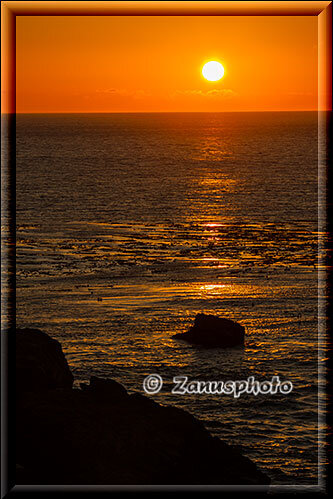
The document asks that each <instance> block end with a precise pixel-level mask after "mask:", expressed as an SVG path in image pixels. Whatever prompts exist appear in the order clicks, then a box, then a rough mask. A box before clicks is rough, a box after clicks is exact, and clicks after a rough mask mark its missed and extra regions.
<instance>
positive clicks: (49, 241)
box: [16, 113, 321, 485]
mask: <svg viewBox="0 0 333 499" xmlns="http://www.w3.org/2000/svg"><path fill="white" fill-rule="evenodd" d="M317 142H318V141H317V115H316V114H315V113H230V114H229V113H226V114H218V113H216V114H214V113H210V114H196V113H194V114H114V115H103V114H100V115H20V116H19V117H18V124H17V194H16V196H17V322H18V324H19V325H21V326H36V327H39V328H41V329H44V330H45V331H47V332H48V333H49V334H51V335H52V336H54V337H56V338H58V339H59V340H60V341H61V343H62V345H63V347H64V350H65V352H66V355H67V358H68V360H69V363H70V365H71V367H72V369H73V371H74V373H75V375H76V379H77V380H78V381H82V380H86V379H87V378H88V377H89V376H90V375H91V374H96V375H99V376H104V377H113V378H115V379H117V380H119V381H120V382H122V383H123V384H124V385H125V386H126V388H127V389H128V390H129V391H133V390H135V391H140V392H141V393H143V389H142V381H143V379H144V377H145V376H146V375H147V374H150V373H158V374H160V375H161V376H163V378H164V381H165V383H164V387H163V389H162V391H161V392H160V393H159V394H157V395H154V399H155V400H157V401H158V402H160V403H172V404H175V405H178V406H180V407H184V408H185V409H187V410H189V411H190V412H192V413H193V414H195V415H196V416H198V417H199V418H201V419H202V420H203V421H204V422H205V424H206V426H207V427H208V428H209V429H210V430H211V431H212V433H214V434H216V435H218V436H219V437H221V438H222V439H225V440H226V441H227V442H231V443H234V444H237V445H239V446H241V447H242V449H243V452H244V454H246V455H248V456H249V457H251V458H252V459H254V460H255V461H256V462H257V464H258V465H259V466H260V467H261V469H263V470H265V471H266V472H267V473H268V474H269V475H270V476H271V477H272V480H273V482H274V483H279V484H309V485H311V484H316V483H317V481H318V447H317V446H318V434H317V432H318V404H317V402H318V400H317V380H318V360H319V361H320V360H321V359H318V272H319V271H320V269H318V266H317V230H318V226H317V224H318V194H317V189H318V185H317V184H318V160H317V145H318V144H317ZM198 312H206V313H214V314H218V315H221V316H224V317H229V318H232V319H235V320H237V321H238V322H240V323H241V324H243V325H244V326H245V328H246V342H245V348H244V349H237V348H236V349H228V350H221V349H215V350H205V349H201V348H198V347H193V346H190V345H187V344H183V343H182V342H176V341H175V340H172V339H171V335H172V334H173V333H175V332H180V331H184V330H186V329H187V328H188V326H189V325H190V324H192V322H193V319H194V317H195V315H196V313H198ZM319 320H320V318H319ZM177 375H187V376H188V377H189V379H201V380H203V379H206V380H241V379H246V378H248V377H249V376H255V378H256V379H258V380H261V381H262V380H265V379H266V380H267V379H269V380H270V379H271V377H272V376H273V375H278V376H279V377H280V379H281V380H290V381H292V383H293V385H294V389H293V391H292V392H291V393H290V394H288V395H281V394H278V395H258V396H257V397H255V396H253V395H247V396H245V395H244V396H241V397H240V398H238V399H234V398H233V397H232V396H227V395H224V396H221V395H199V394H197V395H186V396H180V395H172V394H171V393H170V391H171V387H172V378H173V376H177Z"/></svg>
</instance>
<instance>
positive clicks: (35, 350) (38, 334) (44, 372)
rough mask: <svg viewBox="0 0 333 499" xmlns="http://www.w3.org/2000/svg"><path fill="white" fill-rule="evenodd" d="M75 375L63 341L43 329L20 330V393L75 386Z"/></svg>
mask: <svg viewBox="0 0 333 499" xmlns="http://www.w3.org/2000/svg"><path fill="white" fill-rule="evenodd" d="M73 380H74V378H73V375H72V373H71V371H70V369H69V367H68V364H67V360H66V358H65V356H64V354H63V351H62V348H61V345H60V343H59V342H58V341H57V340H54V339H53V338H51V337H50V336H48V335H47V334H46V333H43V331H40V330H39V329H17V330H16V389H17V393H22V392H26V391H29V392H30V391H33V392H34V391H41V390H46V389H55V388H62V389H65V388H68V389H70V388H72V385H73Z"/></svg>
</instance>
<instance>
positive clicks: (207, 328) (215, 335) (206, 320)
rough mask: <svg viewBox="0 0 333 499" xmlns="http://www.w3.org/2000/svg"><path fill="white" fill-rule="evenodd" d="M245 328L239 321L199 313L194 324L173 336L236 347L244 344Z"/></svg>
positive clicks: (205, 343) (202, 342)
mask: <svg viewBox="0 0 333 499" xmlns="http://www.w3.org/2000/svg"><path fill="white" fill-rule="evenodd" d="M244 336H245V329H244V327H243V326H241V325H240V324H237V322H234V321H232V320H230V319H222V318H220V317H216V316H215V315H206V314H198V315H197V316H196V318H195V321H194V325H193V326H192V327H191V328H190V329H189V330H188V331H186V332H185V333H177V334H174V335H173V336H172V338H174V339H177V340H185V341H188V342H189V343H193V344H195V345H202V346H205V347H223V348H227V347H234V346H238V345H243V344H244Z"/></svg>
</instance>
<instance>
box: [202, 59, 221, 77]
mask: <svg viewBox="0 0 333 499" xmlns="http://www.w3.org/2000/svg"><path fill="white" fill-rule="evenodd" d="M202 75H203V77H204V78H206V80H209V81H217V80H220V79H221V78H222V77H223V75H224V67H223V66H222V64H221V63H219V62H217V61H209V62H206V64H205V65H204V66H203V68H202Z"/></svg>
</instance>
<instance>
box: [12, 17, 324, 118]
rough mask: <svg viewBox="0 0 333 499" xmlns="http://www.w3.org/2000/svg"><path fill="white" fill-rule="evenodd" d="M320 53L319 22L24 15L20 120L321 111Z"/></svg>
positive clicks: (19, 34)
mask: <svg viewBox="0 0 333 499" xmlns="http://www.w3.org/2000/svg"><path fill="white" fill-rule="evenodd" d="M317 50H318V47H317V17H316V16H302V17H300V16H258V17H257V16H94V17H91V16H18V17H16V106H17V112H18V113H56V112H58V113H63V112H83V113H84V112H185V111H186V112H187V111H190V112H198V111H204V112H205V111H206V112H211V111H219V112H221V111H298V110H300V111H302V110H316V109H317ZM209 60H216V61H219V62H221V63H222V65H223V67H224V70H225V74H224V77H223V78H222V79H221V80H219V81H216V82H211V81H207V80H205V79H204V78H203V76H202V73H201V70H202V66H203V64H204V63H205V62H207V61H209Z"/></svg>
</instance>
